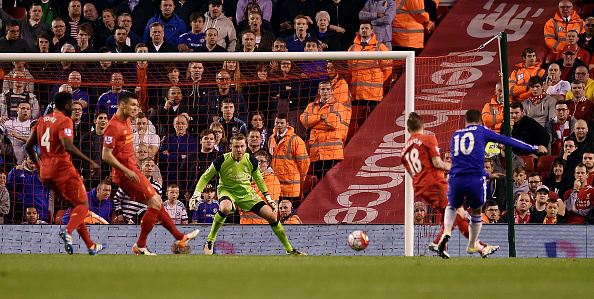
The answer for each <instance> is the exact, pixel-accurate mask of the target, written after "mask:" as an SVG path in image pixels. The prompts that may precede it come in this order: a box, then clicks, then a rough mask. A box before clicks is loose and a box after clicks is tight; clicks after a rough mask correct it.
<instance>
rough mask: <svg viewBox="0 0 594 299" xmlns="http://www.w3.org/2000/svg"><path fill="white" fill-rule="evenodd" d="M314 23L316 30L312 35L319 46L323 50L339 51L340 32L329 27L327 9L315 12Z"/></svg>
mask: <svg viewBox="0 0 594 299" xmlns="http://www.w3.org/2000/svg"><path fill="white" fill-rule="evenodd" d="M316 24H317V25H318V30H316V31H314V32H313V33H312V35H311V36H312V37H313V38H315V39H317V40H319V41H320V46H321V47H322V50H324V51H340V50H341V45H340V38H341V36H340V34H339V33H338V32H336V31H334V30H332V29H330V28H328V26H329V25H330V14H329V13H328V12H327V11H323V10H322V11H319V12H318V13H317V14H316Z"/></svg>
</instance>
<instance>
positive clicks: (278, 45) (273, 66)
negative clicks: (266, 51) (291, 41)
mask: <svg viewBox="0 0 594 299" xmlns="http://www.w3.org/2000/svg"><path fill="white" fill-rule="evenodd" d="M272 52H288V50H287V41H286V40H285V39H284V38H282V37H277V38H276V39H275V40H274V43H273V44H272ZM288 61H289V62H291V61H290V60H288ZM279 70H280V63H279V62H278V61H271V62H270V73H276V72H278V71H279Z"/></svg>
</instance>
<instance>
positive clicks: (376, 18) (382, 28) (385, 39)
mask: <svg viewBox="0 0 594 299" xmlns="http://www.w3.org/2000/svg"><path fill="white" fill-rule="evenodd" d="M395 17H396V2H394V1H389V0H367V2H366V3H365V6H364V7H363V9H361V11H360V12H359V20H361V22H362V23H370V24H371V25H372V26H373V28H374V30H373V31H374V33H375V36H376V38H377V41H378V42H380V43H382V44H384V45H385V46H386V47H387V48H388V49H389V50H392V22H393V21H394V18H395ZM421 48H422V47H421Z"/></svg>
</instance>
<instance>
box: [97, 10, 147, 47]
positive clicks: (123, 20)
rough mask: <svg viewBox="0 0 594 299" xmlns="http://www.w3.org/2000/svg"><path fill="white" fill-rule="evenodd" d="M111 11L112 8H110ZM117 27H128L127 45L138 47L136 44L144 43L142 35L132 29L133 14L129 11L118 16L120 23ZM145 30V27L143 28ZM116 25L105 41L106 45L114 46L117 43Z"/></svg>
mask: <svg viewBox="0 0 594 299" xmlns="http://www.w3.org/2000/svg"><path fill="white" fill-rule="evenodd" d="M110 11H111V10H110ZM117 27H123V28H126V32H127V35H126V46H130V47H131V48H132V49H135V48H136V45H138V44H141V43H143V42H142V37H140V36H138V35H137V34H136V33H134V31H132V16H131V15H130V14H128V13H123V14H121V15H119V16H118V24H117ZM143 30H144V28H143ZM114 33H115V27H113V29H112V30H111V34H110V35H109V36H108V37H107V40H106V42H105V46H106V47H110V48H113V47H114V45H115V36H114Z"/></svg>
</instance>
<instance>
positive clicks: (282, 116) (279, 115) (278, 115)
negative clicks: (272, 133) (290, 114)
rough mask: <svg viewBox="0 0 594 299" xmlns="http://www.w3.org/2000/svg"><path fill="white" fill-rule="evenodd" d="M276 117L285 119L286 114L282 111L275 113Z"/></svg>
mask: <svg viewBox="0 0 594 299" xmlns="http://www.w3.org/2000/svg"><path fill="white" fill-rule="evenodd" d="M276 118H278V119H287V114H286V113H284V112H281V113H279V114H277V115H276Z"/></svg>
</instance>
